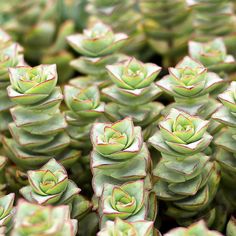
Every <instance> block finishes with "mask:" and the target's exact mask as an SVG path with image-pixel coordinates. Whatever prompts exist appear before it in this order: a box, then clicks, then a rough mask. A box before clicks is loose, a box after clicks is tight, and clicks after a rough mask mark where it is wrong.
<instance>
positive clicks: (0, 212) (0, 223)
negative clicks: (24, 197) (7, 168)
mask: <svg viewBox="0 0 236 236" xmlns="http://www.w3.org/2000/svg"><path fill="white" fill-rule="evenodd" d="M14 198H15V194H14V193H10V194H8V195H5V196H1V197H0V233H2V235H5V234H6V233H8V232H9V230H10V229H11V228H12V224H13V215H14V208H13V204H14Z"/></svg>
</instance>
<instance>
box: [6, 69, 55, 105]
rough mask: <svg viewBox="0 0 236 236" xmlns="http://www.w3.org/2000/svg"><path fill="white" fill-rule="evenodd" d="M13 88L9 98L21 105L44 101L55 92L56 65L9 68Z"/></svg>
mask: <svg viewBox="0 0 236 236" xmlns="http://www.w3.org/2000/svg"><path fill="white" fill-rule="evenodd" d="M9 76H10V80H11V86H9V87H8V96H9V97H10V98H11V100H12V101H14V102H16V103H17V104H20V105H32V104H35V103H38V102H40V101H43V100H44V99H46V98H47V97H48V96H49V95H50V94H51V93H52V92H53V90H55V86H56V84H57V69H56V65H39V66H36V67H30V66H20V67H15V68H9Z"/></svg>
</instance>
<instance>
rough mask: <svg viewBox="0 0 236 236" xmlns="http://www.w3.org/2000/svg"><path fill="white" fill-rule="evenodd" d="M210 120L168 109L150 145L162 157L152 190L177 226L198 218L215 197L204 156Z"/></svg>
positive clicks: (215, 177) (213, 172) (212, 167)
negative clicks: (176, 222) (164, 204)
mask: <svg viewBox="0 0 236 236" xmlns="http://www.w3.org/2000/svg"><path fill="white" fill-rule="evenodd" d="M208 123H209V121H205V120H202V119H200V118H199V117H196V116H191V115H189V114H187V113H185V112H182V111H178V110H176V109H171V110H170V113H169V114H168V116H167V117H165V119H164V120H163V121H161V122H160V123H159V128H160V130H159V131H157V132H156V133H155V134H154V135H153V136H152V137H151V138H150V139H149V143H150V144H151V145H152V146H153V147H155V148H156V149H157V150H159V151H160V152H161V155H162V158H161V160H160V161H159V162H158V164H157V166H156V167H155V168H154V169H153V175H154V177H156V181H155V184H154V187H153V191H154V192H155V193H156V194H157V197H158V198H159V199H161V200H164V201H165V202H166V204H167V207H168V209H167V211H166V214H167V215H170V216H172V217H174V218H175V219H176V220H177V221H178V223H179V224H184V225H185V224H188V222H189V221H190V222H191V218H192V217H194V218H195V217H199V215H201V213H202V212H203V211H204V210H206V209H207V208H208V207H209V206H210V204H211V202H212V200H213V199H214V197H215V194H216V191H217V189H218V184H219V181H220V175H219V170H218V168H217V165H216V163H215V162H214V161H210V157H209V156H206V155H205V154H204V150H206V149H207V147H208V146H209V144H210V142H211V140H212V136H211V135H209V134H208V133H207V132H206V129H207V126H208Z"/></svg>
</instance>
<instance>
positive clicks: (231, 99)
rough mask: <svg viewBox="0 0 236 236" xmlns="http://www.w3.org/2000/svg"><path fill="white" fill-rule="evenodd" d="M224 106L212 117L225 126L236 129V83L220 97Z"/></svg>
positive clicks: (232, 83)
mask: <svg viewBox="0 0 236 236" xmlns="http://www.w3.org/2000/svg"><path fill="white" fill-rule="evenodd" d="M218 98H219V100H220V101H221V103H222V104H223V106H221V107H220V108H219V109H218V110H217V111H216V112H215V113H214V114H213V116H212V118H213V119H214V120H217V121H219V122H220V123H223V124H224V125H227V126H230V127H233V128H236V82H231V84H230V86H229V88H228V89H227V90H226V91H225V92H223V93H221V94H219V95H218Z"/></svg>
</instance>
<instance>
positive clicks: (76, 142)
mask: <svg viewBox="0 0 236 236" xmlns="http://www.w3.org/2000/svg"><path fill="white" fill-rule="evenodd" d="M64 95H65V103H66V105H67V107H68V108H69V110H68V111H66V112H65V118H66V121H67V123H68V124H69V125H68V127H67V129H66V130H67V132H68V134H69V136H70V137H71V145H73V146H76V147H81V148H85V147H90V146H91V144H90V141H89V132H90V129H91V126H92V124H93V123H94V121H95V120H96V119H97V118H98V117H100V116H101V115H102V114H103V113H104V107H105V104H104V103H103V102H100V92H99V89H98V88H97V87H96V86H90V87H87V88H80V87H76V86H71V85H66V86H65V87H64Z"/></svg>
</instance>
